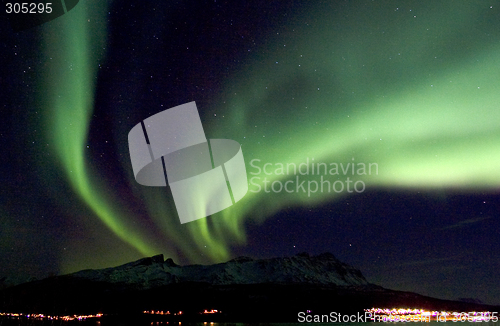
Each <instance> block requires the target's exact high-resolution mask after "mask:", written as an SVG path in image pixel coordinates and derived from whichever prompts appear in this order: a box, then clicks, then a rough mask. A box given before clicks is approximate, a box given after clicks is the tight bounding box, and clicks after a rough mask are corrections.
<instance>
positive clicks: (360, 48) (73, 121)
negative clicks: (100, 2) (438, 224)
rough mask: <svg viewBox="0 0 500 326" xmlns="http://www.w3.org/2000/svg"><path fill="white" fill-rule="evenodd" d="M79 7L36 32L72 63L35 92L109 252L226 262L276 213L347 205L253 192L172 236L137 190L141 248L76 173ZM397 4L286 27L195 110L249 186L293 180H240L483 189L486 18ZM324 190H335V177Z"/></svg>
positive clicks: (488, 82) (87, 68)
mask: <svg viewBox="0 0 500 326" xmlns="http://www.w3.org/2000/svg"><path fill="white" fill-rule="evenodd" d="M86 3H87V2H86V1H85V2H82V3H80V4H79V5H78V8H75V9H74V10H73V11H74V13H73V14H74V16H77V15H79V17H78V19H76V18H74V17H73V19H72V20H71V24H70V23H69V22H68V21H69V19H67V20H63V19H61V22H63V21H65V22H66V23H65V25H64V26H62V27H58V26H55V25H54V26H55V27H54V28H57V31H58V32H57V33H56V32H55V31H50V32H49V33H47V34H48V35H55V34H57V35H58V37H59V40H51V41H50V42H46V43H47V44H50V48H49V49H47V53H49V52H51V51H52V52H54V53H55V52H57V51H60V49H63V48H64V49H65V51H64V52H61V53H60V55H61V56H62V57H63V58H64V62H72V65H73V66H72V70H70V69H67V67H65V69H59V70H57V71H50V76H58V79H57V80H52V81H51V83H50V86H48V87H49V88H48V89H49V90H55V91H53V92H51V93H50V94H51V97H50V108H51V111H50V118H51V119H52V120H51V121H52V122H53V126H52V127H51V130H53V134H52V136H53V139H54V140H55V141H56V144H57V152H58V154H59V158H60V161H61V163H62V165H63V168H64V171H65V172H66V175H67V178H68V180H69V182H70V184H71V186H72V187H73V189H74V191H75V192H76V193H77V194H78V195H79V196H80V197H81V199H82V200H84V201H85V202H86V203H87V205H88V206H89V207H90V208H91V209H92V210H93V211H94V212H95V215H96V216H98V217H99V218H100V219H101V220H102V221H103V222H104V224H105V225H106V226H107V227H108V228H109V229H111V230H112V231H113V232H114V233H115V234H116V235H117V236H118V237H119V238H120V239H121V240H123V241H125V242H127V243H128V244H130V245H131V246H133V247H134V248H135V249H137V251H138V252H140V253H141V254H152V253H157V252H155V251H154V248H163V249H162V252H164V253H167V254H168V255H169V256H171V257H175V256H176V250H180V251H181V252H182V253H183V255H185V256H186V257H187V258H188V259H189V260H191V261H193V262H207V261H223V260H226V259H228V258H229V257H230V256H231V246H233V245H238V244H243V243H244V242H245V232H244V227H245V225H244V224H245V222H246V221H249V220H254V221H256V222H262V221H264V220H265V219H266V218H267V217H269V216H272V214H274V213H276V212H278V211H279V210H280V209H283V208H285V207H290V206H300V205H312V204H321V203H326V202H328V201H332V200H336V199H338V198H340V197H341V196H346V195H348V194H347V193H346V192H342V193H335V192H326V191H324V192H322V193H321V192H316V193H314V194H311V195H310V196H308V194H307V193H304V192H296V191H294V192H292V193H287V192H285V191H281V192H280V193H274V192H270V193H265V192H264V191H260V192H258V193H256V192H252V190H255V186H254V185H251V186H250V187H249V189H250V191H249V192H248V194H247V195H246V196H245V197H244V198H243V199H242V200H241V201H240V202H238V203H237V204H236V205H234V206H232V207H230V208H228V209H226V210H224V211H222V212H220V213H218V214H215V215H213V216H212V217H209V218H206V219H201V220H198V221H195V222H191V223H188V224H186V225H180V224H179V222H178V217H177V215H176V213H175V210H174V209H173V206H172V205H173V204H172V200H171V199H166V198H165V196H164V192H161V191H160V190H158V188H147V187H142V188H141V190H140V193H138V194H137V196H138V197H140V198H142V199H143V200H144V202H145V203H146V206H147V208H148V211H149V215H150V217H151V219H152V220H153V221H154V222H155V223H156V225H157V226H158V228H159V230H161V232H162V233H163V234H164V236H165V238H168V243H169V245H168V246H167V248H165V244H164V243H165V242H164V241H163V240H162V241H163V242H162V241H156V240H150V239H148V240H146V239H147V236H146V234H145V233H144V232H143V231H140V230H137V229H135V228H132V227H131V221H133V217H132V216H127V214H126V213H124V212H123V210H117V209H116V207H118V205H117V204H116V203H119V204H120V205H121V206H122V207H126V203H123V202H120V199H119V198H114V197H112V196H109V198H107V196H105V195H104V194H105V193H107V192H105V191H104V190H103V189H109V188H107V187H106V186H105V185H103V184H101V183H99V182H98V177H97V176H95V175H93V174H92V172H93V171H92V170H91V169H90V168H89V167H88V166H87V163H86V161H85V155H84V148H85V141H86V137H87V132H88V125H89V121H90V117H91V112H92V105H93V102H92V93H93V91H94V89H93V88H94V80H95V74H96V69H95V67H96V64H95V60H96V59H95V58H93V57H92V53H93V52H92V50H91V48H92V46H96V45H98V43H99V42H98V41H95V40H90V39H89V38H90V35H91V34H90V33H89V31H88V29H87V28H86V27H85V26H86V20H84V19H82V17H85V14H84V12H83V11H84V9H85V7H86V6H87V5H86ZM410 3H412V2H408V4H406V5H404V8H403V6H402V5H401V3H399V2H398V3H396V2H385V3H384V4H383V5H380V4H379V3H374V2H362V3H361V2H354V3H352V4H351V5H350V6H351V8H346V10H349V16H347V15H345V12H344V13H343V12H339V11H337V10H334V9H333V8H330V7H329V6H330V5H329V4H328V3H327V4H321V5H317V6H316V7H313V8H310V10H309V11H305V12H302V13H300V16H297V17H292V18H290V21H289V23H288V24H287V25H285V26H281V27H280V28H279V29H278V32H279V33H276V31H273V33H274V34H275V35H274V36H270V38H269V39H268V42H267V44H263V45H262V46H261V48H260V49H256V50H254V51H253V53H256V54H253V55H252V56H249V57H247V61H246V62H245V65H244V66H242V68H241V69H239V70H238V71H236V73H235V74H234V75H233V76H232V78H229V80H227V83H226V85H225V86H224V87H223V92H222V95H221V96H220V98H217V99H214V104H213V107H211V108H208V109H209V110H207V112H212V113H213V112H216V113H217V118H214V119H212V120H211V121H212V122H211V123H210V124H208V125H205V126H204V127H205V131H206V134H207V137H208V138H227V139H234V140H236V141H238V142H240V143H241V144H242V149H243V155H244V157H245V162H246V166H247V173H248V178H249V181H250V180H251V179H252V178H254V177H259V178H260V179H253V182H254V183H257V184H259V185H261V186H263V183H262V181H263V179H264V177H266V178H267V180H268V181H270V182H273V181H282V182H285V181H287V180H293V179H294V178H295V177H296V176H290V175H264V174H263V173H260V174H254V173H255V172H257V171H256V169H255V168H253V167H252V166H251V165H250V162H251V161H252V160H254V159H259V160H261V161H260V163H259V166H260V167H262V165H263V164H264V163H273V164H274V163H283V164H286V163H295V164H297V165H298V164H300V163H302V162H305V161H306V160H307V159H309V160H312V159H313V158H314V160H315V162H326V163H327V164H328V163H331V162H338V163H344V164H346V163H351V162H355V163H365V164H368V163H376V164H377V165H378V174H376V175H375V174H372V175H362V176H354V179H355V180H362V181H363V182H364V183H365V184H366V189H367V190H370V189H375V188H386V189H389V188H405V189H419V190H423V191H431V192H432V191H434V190H440V189H444V190H446V189H448V190H460V191H470V192H473V191H495V190H497V189H498V185H499V184H500V152H499V151H498V148H499V146H498V144H499V143H500V128H499V126H500V111H499V103H500V46H499V45H498V40H499V38H500V34H499V32H498V31H500V28H498V27H499V26H498V25H499V23H498V19H494V17H498V8H496V7H495V8H490V7H489V6H490V5H489V4H487V3H485V2H475V1H470V2H462V3H461V5H460V6H450V5H449V4H448V3H447V2H436V3H432V8H431V6H429V5H427V4H423V3H420V2H415V3H412V6H410V5H409V4H410ZM396 7H399V9H398V10H397V12H395V9H396ZM76 9H78V10H76ZM409 9H412V12H410V11H409ZM93 10H94V11H95V10H96V9H95V8H94V9H93ZM67 15H69V14H67ZM51 28H52V27H51ZM100 32H101V34H102V33H104V32H105V31H104V30H102V31H100ZM77 35H78V37H77ZM92 35H95V34H92ZM53 69H56V68H53ZM48 75H49V74H48ZM179 104H181V103H179ZM68 108H71V110H70V109H68ZM204 109H206V108H204ZM54 117H55V118H54ZM125 168H126V169H130V166H129V165H127V166H125ZM300 177H301V180H304V181H305V182H306V184H307V182H308V181H311V180H318V176H317V175H314V176H313V175H305V176H302V175H301V176H300ZM325 178H328V180H330V181H332V182H333V181H335V180H337V178H339V180H344V176H342V175H341V176H330V175H328V176H325ZM130 182H135V181H134V180H133V179H132V180H130ZM167 201H168V202H167ZM112 203H115V204H112ZM197 204H199V205H202V206H204V205H205V204H206V203H203V202H199V203H197ZM152 243H155V244H152ZM202 256H203V257H202Z"/></svg>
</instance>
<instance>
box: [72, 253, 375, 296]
mask: <svg viewBox="0 0 500 326" xmlns="http://www.w3.org/2000/svg"><path fill="white" fill-rule="evenodd" d="M70 276H72V277H76V278H80V279H85V280H91V281H96V282H108V283H113V284H121V285H128V286H130V287H134V288H136V289H151V288H154V287H158V286H165V285H169V284H175V283H183V282H202V283H208V284H211V285H234V284H240V285H241V284H260V283H273V284H318V285H319V284H321V285H337V286H350V285H367V284H368V282H367V281H366V279H365V278H364V277H363V275H362V274H361V272H360V271H359V270H357V269H355V268H353V267H351V266H349V265H347V264H344V263H342V262H341V261H339V260H338V259H336V258H335V257H334V256H333V255H332V254H330V253H324V254H321V255H319V256H315V257H310V256H309V255H308V254H299V255H297V256H294V257H290V258H272V259H259V260H254V259H251V258H248V257H239V258H236V259H233V260H230V261H228V262H226V263H221V264H215V265H188V266H179V265H176V264H175V263H174V262H173V261H172V259H167V260H166V261H164V260H163V255H158V256H154V257H151V258H144V259H141V260H138V261H136V262H133V263H128V264H125V265H122V266H118V267H114V268H106V269H100V270H84V271H80V272H77V273H74V274H70Z"/></svg>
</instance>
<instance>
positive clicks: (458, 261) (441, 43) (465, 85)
mask: <svg viewBox="0 0 500 326" xmlns="http://www.w3.org/2000/svg"><path fill="white" fill-rule="evenodd" d="M499 17H500V3H498V2H497V1H493V0H482V1H433V2H432V3H431V2H421V1H317V2H312V1H311V2H306V1H304V2H297V1H294V2H291V1H290V2H284V1H283V2H282V1H252V2H236V1H222V0H214V1H207V2H204V3H200V2H196V1H194V0H192V1H177V2H167V1H148V2H147V4H146V3H144V2H139V1H128V0H123V1H113V2H107V3H106V2H105V1H97V0H89V1H80V3H79V4H78V5H77V6H76V7H75V8H73V9H72V10H71V11H69V12H68V13H66V14H65V15H63V16H61V17H59V18H57V19H55V20H53V21H51V22H48V23H45V24H43V25H41V26H38V27H34V28H31V29H28V30H25V31H21V32H18V33H15V32H13V31H12V29H11V28H10V25H9V23H8V21H7V20H5V19H4V20H2V21H1V22H0V23H1V26H0V29H1V30H2V33H1V34H2V36H1V38H0V40H1V41H0V46H1V51H2V58H3V64H2V65H1V68H0V81H1V85H2V90H1V92H2V100H1V102H2V103H1V104H2V108H1V110H0V117H1V119H2V122H3V123H2V126H1V127H0V139H1V141H0V146H1V152H2V156H1V159H0V162H1V170H0V175H1V180H2V187H1V190H0V261H1V264H0V277H2V276H9V277H17V278H23V277H24V278H27V277H29V276H32V277H36V278H43V277H47V276H49V275H54V274H63V273H70V272H75V271H78V270H81V269H86V268H104V267H111V266H116V265H119V264H122V263H126V262H129V261H132V260H135V259H139V258H142V257H144V256H151V255H155V254H159V253H163V254H164V255H165V256H166V257H172V258H173V259H174V261H176V262H178V263H181V264H188V263H202V264H210V263H216V262H223V261H226V260H229V259H231V258H234V257H237V256H241V255H245V256H251V257H253V258H268V257H276V256H289V255H294V254H297V253H300V252H309V253H310V254H319V253H322V252H326V251H329V252H332V253H333V254H334V255H335V256H336V257H337V258H339V259H340V260H342V261H344V262H346V263H349V264H351V265H353V266H355V267H357V268H359V269H360V270H361V271H362V272H363V274H364V275H365V276H366V278H367V279H368V281H370V282H373V283H376V284H379V285H382V286H384V287H387V288H391V289H396V290H406V291H414V292H417V293H421V294H424V295H431V296H435V297H438V298H446V299H457V298H477V299H480V300H482V301H483V302H485V303H491V304H500V301H499V299H498V298H500V287H499V286H498V284H500V273H498V270H500V254H499V252H500V231H499V229H500V220H499V219H500V193H499V185H500V151H499V150H500V146H499V144H500V111H499V110H498V109H499V108H500V107H499V106H500V104H499V103H500V45H499V44H500V42H499V41H500V19H499ZM191 101H196V104H197V107H198V110H199V112H200V117H201V121H202V124H203V128H204V131H205V134H206V136H207V138H224V139H233V140H235V141H237V142H239V143H240V144H241V146H242V151H243V156H244V159H245V164H246V168H247V177H248V181H249V192H248V193H247V195H246V196H245V197H244V198H243V199H242V200H241V201H240V202H238V203H236V204H235V205H233V206H232V207H230V208H228V209H226V210H224V211H222V212H220V213H217V214H214V215H212V216H210V217H208V218H204V219H200V220H197V221H194V222H190V223H187V224H182V225H181V224H180V222H179V218H178V216H177V213H176V209H175V204H174V202H173V199H172V193H171V191H170V189H169V188H168V187H164V188H158V187H144V186H141V185H139V184H138V183H137V182H136V181H135V180H134V176H133V173H132V167H131V163H130V155H129V151H128V143H127V136H128V132H129V131H130V129H131V128H132V127H133V126H135V125H136V124H137V123H139V122H140V121H142V120H144V119H145V118H147V117H149V116H151V115H153V114H156V113H158V112H161V111H163V110H166V109H168V108H171V107H174V106H177V105H181V104H184V103H187V102H191ZM265 164H267V165H266V166H265ZM321 164H323V165H321ZM348 164H349V165H348ZM294 165H295V166H296V167H299V169H298V171H293V168H292V169H290V168H288V169H287V167H290V166H292V167H293V166H294ZM321 166H325V167H327V168H322V167H321ZM369 166H371V167H372V169H371V170H370V169H369ZM283 167H284V168H283ZM300 167H302V168H300ZM307 167H308V168H307ZM348 178H349V179H348ZM287 182H288V188H286V187H285V185H287ZM327 184H330V186H327ZM332 184H334V185H335V188H331V185H332ZM301 185H303V188H302V186H301ZM321 185H324V186H325V188H321ZM341 186H342V190H341V188H340V187H341ZM329 187H330V188H329ZM206 204H207V203H205V202H203V200H197V201H195V205H200V207H204V206H205V205H206Z"/></svg>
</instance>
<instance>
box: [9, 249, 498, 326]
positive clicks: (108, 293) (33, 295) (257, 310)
mask: <svg viewBox="0 0 500 326" xmlns="http://www.w3.org/2000/svg"><path fill="white" fill-rule="evenodd" d="M371 307H388V308H392V307H414V308H422V309H431V310H439V311H442V310H454V311H473V310H482V311H498V308H499V307H492V306H488V305H484V304H480V303H477V302H459V301H449V300H440V299H435V298H431V297H426V296H422V295H419V294H416V293H411V292H402V291H394V290H388V289H384V288H382V287H380V286H377V285H374V284H370V283H369V282H367V281H366V279H365V278H364V277H363V275H362V273H361V272H360V271H359V270H357V269H355V268H353V267H352V266H349V265H347V264H345V263H342V262H341V261H339V260H338V259H336V258H335V257H334V256H333V255H332V254H330V253H325V254H321V255H318V256H309V255H308V254H299V255H296V256H294V257H288V258H272V259H257V260H254V259H251V258H248V257H239V258H236V259H233V260H230V261H228V262H226V263H221V264H215V265H188V266H179V265H177V264H175V263H174V262H173V261H172V259H167V260H164V259H163V255H158V256H154V257H150V258H143V259H140V260H138V261H135V262H132V263H128V264H125V265H121V266H118V267H114V268H106V269H100V270H83V271H80V272H77V273H73V274H68V275H63V276H55V277H50V278H47V279H44V280H40V281H34V282H29V283H24V284H20V285H17V286H14V287H11V288H8V289H5V290H3V291H1V292H0V310H3V311H9V312H24V313H45V314H57V315H68V314H87V313H88V314H94V313H97V312H102V313H105V314H117V315H122V316H123V315H125V314H126V315H129V316H131V315H134V316H139V315H142V312H143V311H151V310H156V311H158V310H161V311H167V310H168V311H172V312H176V311H183V315H182V318H188V319H189V318H191V319H193V320H196V319H197V318H198V316H199V315H198V313H199V312H201V311H203V310H205V309H208V310H210V309H217V310H219V311H222V314H218V315H217V318H221V319H220V320H225V321H295V322H296V321H297V314H298V313H299V312H301V311H306V310H313V311H314V312H315V313H316V312H317V313H321V312H323V313H330V312H332V311H335V312H341V313H351V312H353V313H356V312H363V309H365V308H371ZM495 309H496V310H495ZM142 316H144V315H142ZM165 318H166V317H165ZM179 318H181V317H179ZM213 318H216V316H214V317H213Z"/></svg>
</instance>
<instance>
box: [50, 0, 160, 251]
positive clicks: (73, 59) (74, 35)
mask: <svg viewBox="0 0 500 326" xmlns="http://www.w3.org/2000/svg"><path fill="white" fill-rule="evenodd" d="M87 7H89V8H90V7H91V8H92V10H93V11H97V12H103V11H104V10H103V4H102V3H101V4H100V3H99V2H97V1H94V2H93V3H92V5H90V4H89V2H88V1H82V2H81V3H80V4H79V5H78V6H76V7H75V8H74V9H73V10H72V11H70V12H68V13H67V14H65V15H64V16H63V17H60V19H57V20H55V21H54V22H52V23H50V24H46V25H45V26H44V27H45V31H44V44H46V49H45V54H46V58H49V59H48V60H47V61H49V64H48V65H47V68H46V73H45V86H46V87H47V88H46V91H45V94H48V95H47V99H46V103H48V104H47V105H48V106H49V109H48V110H46V113H47V115H46V120H47V121H46V124H47V125H48V130H49V131H50V135H49V139H51V140H52V142H53V143H54V144H55V148H56V152H57V154H58V158H59V160H60V162H61V163H62V167H63V169H64V172H65V174H66V176H67V179H68V180H69V183H70V185H71V187H72V188H73V189H74V191H75V193H76V194H77V195H78V196H79V197H80V198H81V199H82V200H84V201H85V202H86V203H87V205H88V206H89V207H90V208H91V209H92V211H93V212H94V213H95V215H96V216H97V217H99V218H100V219H101V221H102V222H103V223H104V224H105V225H106V226H107V227H108V228H109V229H110V230H111V231H113V232H114V233H115V234H116V235H117V236H118V237H119V238H120V239H121V240H123V241H125V242H126V243H128V244H130V245H131V246H132V247H134V248H135V249H136V250H137V251H139V252H140V253H141V254H143V255H151V254H154V253H155V252H156V251H155V250H153V249H152V248H151V247H150V245H149V244H148V243H147V241H145V240H144V239H143V238H142V236H141V235H140V234H139V233H137V232H136V231H135V230H134V229H133V228H132V226H131V225H130V223H128V222H127V221H126V218H125V216H124V212H123V211H121V212H119V211H118V209H116V208H114V207H113V205H112V204H111V202H112V198H107V197H108V195H107V191H106V189H107V188H106V187H105V185H103V184H100V183H99V182H98V176H96V175H95V174H92V173H91V169H90V168H89V167H88V166H87V164H86V161H85V151H84V150H85V148H86V146H85V144H86V139H87V133H88V126H89V123H90V118H91V116H92V111H93V104H94V103H93V100H94V84H95V80H96V74H97V69H96V68H97V66H98V62H99V61H98V59H99V58H98V56H96V55H95V53H96V51H97V50H96V49H102V46H101V47H99V45H101V44H102V43H103V41H104V35H105V27H104V26H103V25H104V23H102V21H105V19H101V23H100V24H99V25H98V26H99V28H100V29H101V30H97V31H95V30H94V31H91V30H90V27H89V26H90V24H89V21H88V20H87V19H86V17H87V15H86V11H87V10H88V9H89V8H87ZM93 18H94V17H93ZM94 19H95V18H94ZM91 36H92V39H91ZM61 63H63V64H61Z"/></svg>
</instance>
